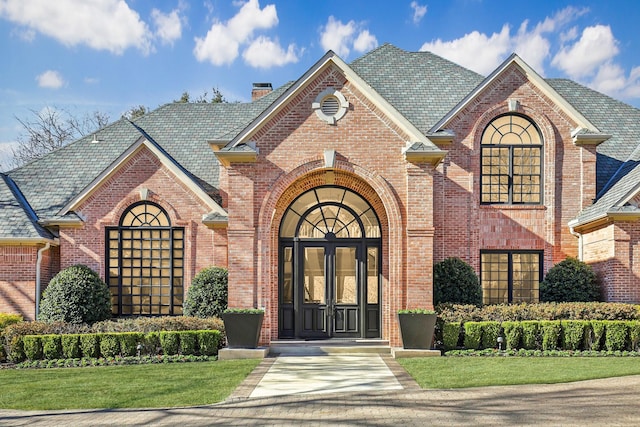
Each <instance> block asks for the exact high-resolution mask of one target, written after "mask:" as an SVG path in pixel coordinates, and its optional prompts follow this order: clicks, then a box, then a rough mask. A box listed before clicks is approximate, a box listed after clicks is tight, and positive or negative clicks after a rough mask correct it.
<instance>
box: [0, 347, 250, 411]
mask: <svg viewBox="0 0 640 427" xmlns="http://www.w3.org/2000/svg"><path fill="white" fill-rule="evenodd" d="M258 363H260V360H258V359H249V360H223V361H217V362H196V363H176V364H161V365H132V366H105V367H91V368H62V369H24V370H20V369H3V370H0V384H2V387H0V408H3V409H33V410H37V409H41V410H42V409H47V410H49V409H93V408H160V407H176V406H194V405H206V404H210V403H215V402H220V401H222V400H224V399H226V398H227V397H228V396H229V395H230V394H231V392H232V391H233V390H234V389H235V388H236V387H237V386H238V385H239V384H240V383H241V382H242V381H243V380H244V379H245V378H246V376H247V375H249V373H250V372H251V371H252V370H253V369H254V368H255V367H256V366H257V365H258Z"/></svg>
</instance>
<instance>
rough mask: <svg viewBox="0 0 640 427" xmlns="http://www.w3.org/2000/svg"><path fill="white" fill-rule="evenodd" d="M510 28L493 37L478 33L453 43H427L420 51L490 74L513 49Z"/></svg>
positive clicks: (506, 26) (505, 28)
mask: <svg viewBox="0 0 640 427" xmlns="http://www.w3.org/2000/svg"><path fill="white" fill-rule="evenodd" d="M511 45H512V44H511V37H510V36H509V26H508V25H505V26H503V27H502V31H500V33H493V34H492V35H491V36H487V35H486V34H481V33H480V32H478V31H474V32H472V33H469V34H466V35H465V36H464V37H461V38H459V39H456V40H452V41H442V40H441V39H437V40H436V41H433V42H430V43H425V44H423V45H422V47H421V48H420V50H422V51H425V50H426V51H430V52H433V53H435V54H436V55H439V56H442V57H443V58H447V59H449V60H450V61H453V62H455V63H457V64H460V65H462V66H463V67H467V68H469V69H470V70H473V71H476V72H478V73H481V74H488V73H490V72H491V71H493V69H494V68H496V66H498V65H499V64H500V63H501V62H502V61H503V60H504V59H505V57H506V56H507V55H508V54H509V51H510V48H511Z"/></svg>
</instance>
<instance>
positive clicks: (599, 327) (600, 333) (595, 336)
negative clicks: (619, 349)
mask: <svg viewBox="0 0 640 427" xmlns="http://www.w3.org/2000/svg"><path fill="white" fill-rule="evenodd" d="M590 323H591V337H590V338H591V339H590V347H591V348H590V350H594V351H600V350H601V349H602V341H603V337H604V334H605V327H606V326H605V325H606V323H605V322H604V320H592V321H591V322H590Z"/></svg>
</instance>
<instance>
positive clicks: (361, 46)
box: [353, 30, 378, 52]
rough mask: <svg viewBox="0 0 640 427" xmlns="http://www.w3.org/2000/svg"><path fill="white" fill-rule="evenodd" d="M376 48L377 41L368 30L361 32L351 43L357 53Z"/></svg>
mask: <svg viewBox="0 0 640 427" xmlns="http://www.w3.org/2000/svg"><path fill="white" fill-rule="evenodd" d="M377 46H378V39H376V37H375V36H374V35H373V34H371V33H369V31H368V30H364V31H361V32H360V34H358V37H356V39H355V41H354V42H353V48H354V49H355V50H356V51H358V52H368V51H370V50H371V49H374V48H375V47H377Z"/></svg>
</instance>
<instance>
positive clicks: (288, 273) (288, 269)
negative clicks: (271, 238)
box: [282, 248, 293, 304]
mask: <svg viewBox="0 0 640 427" xmlns="http://www.w3.org/2000/svg"><path fill="white" fill-rule="evenodd" d="M282 257H283V259H282V302H283V303H284V304H293V248H284V250H283V253H282Z"/></svg>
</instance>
